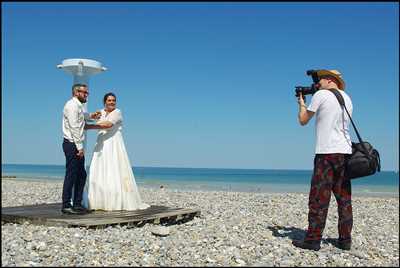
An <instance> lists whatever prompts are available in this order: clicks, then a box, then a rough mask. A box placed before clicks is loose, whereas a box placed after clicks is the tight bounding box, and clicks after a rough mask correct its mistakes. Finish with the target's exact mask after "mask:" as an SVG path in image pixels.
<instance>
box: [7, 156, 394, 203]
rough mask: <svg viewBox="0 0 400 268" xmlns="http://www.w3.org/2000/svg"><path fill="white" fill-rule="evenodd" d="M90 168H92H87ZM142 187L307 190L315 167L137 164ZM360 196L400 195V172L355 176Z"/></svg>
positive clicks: (23, 170)
mask: <svg viewBox="0 0 400 268" xmlns="http://www.w3.org/2000/svg"><path fill="white" fill-rule="evenodd" d="M86 170H87V171H89V167H87V168H86ZM132 170H133V173H134V175H135V179H136V183H137V185H138V187H149V188H161V187H164V188H166V189H175V190H191V191H235V192H258V193H263V192H269V193H306V194H308V192H309V190H310V182H311V175H312V170H278V169H276V170H275V169H273V170H272V169H225V168H173V167H133V168H132ZM64 174H65V166H64V165H26V164H2V177H5V176H15V177H16V178H15V179H16V180H53V181H63V180H64ZM352 193H353V195H359V196H377V197H397V198H398V197H399V173H398V171H381V172H378V173H376V174H374V175H371V176H367V177H363V178H358V179H353V180H352Z"/></svg>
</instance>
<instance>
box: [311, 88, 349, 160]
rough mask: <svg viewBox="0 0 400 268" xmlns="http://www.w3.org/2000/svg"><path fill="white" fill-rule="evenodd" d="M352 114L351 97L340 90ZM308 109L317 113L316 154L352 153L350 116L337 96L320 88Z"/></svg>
mask: <svg viewBox="0 0 400 268" xmlns="http://www.w3.org/2000/svg"><path fill="white" fill-rule="evenodd" d="M338 91H339V92H340V93H341V94H342V96H343V98H344V102H345V105H346V108H347V110H348V111H349V113H350V115H351V114H352V112H353V104H352V103H351V99H350V97H349V96H348V95H347V94H346V93H345V92H344V91H343V90H338ZM307 110H309V111H312V112H314V113H316V114H315V115H316V121H315V130H316V147H315V153H316V154H333V153H341V154H351V139H350V133H349V124H350V123H351V122H350V118H349V117H348V115H347V113H346V111H345V110H344V108H343V109H342V107H341V106H340V104H339V102H338V100H337V98H336V96H335V95H334V94H333V93H332V92H330V91H329V90H318V91H317V92H316V93H315V94H314V95H313V97H312V98H311V102H310V105H309V106H308V108H307Z"/></svg>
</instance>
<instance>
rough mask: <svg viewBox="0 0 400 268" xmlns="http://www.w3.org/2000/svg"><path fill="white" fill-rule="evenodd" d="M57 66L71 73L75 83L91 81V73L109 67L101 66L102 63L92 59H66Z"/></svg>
mask: <svg viewBox="0 0 400 268" xmlns="http://www.w3.org/2000/svg"><path fill="white" fill-rule="evenodd" d="M57 68H59V69H63V70H64V71H66V72H68V73H71V74H72V75H73V77H74V84H76V83H83V84H88V83H89V77H90V76H91V75H94V74H97V73H100V72H103V71H106V70H107V68H106V67H103V66H101V63H100V62H98V61H95V60H90V59H65V60H63V62H62V64H59V65H57Z"/></svg>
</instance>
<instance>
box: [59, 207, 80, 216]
mask: <svg viewBox="0 0 400 268" xmlns="http://www.w3.org/2000/svg"><path fill="white" fill-rule="evenodd" d="M61 212H62V213H63V214H71V215H72V214H73V215H76V214H78V213H77V212H76V211H75V210H73V209H72V207H65V208H62V209H61Z"/></svg>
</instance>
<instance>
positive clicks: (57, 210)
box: [1, 203, 200, 228]
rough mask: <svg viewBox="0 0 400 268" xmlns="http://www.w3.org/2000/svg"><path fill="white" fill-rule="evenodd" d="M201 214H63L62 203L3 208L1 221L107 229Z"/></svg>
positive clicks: (155, 209)
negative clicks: (114, 226)
mask: <svg viewBox="0 0 400 268" xmlns="http://www.w3.org/2000/svg"><path fill="white" fill-rule="evenodd" d="M199 215H200V210H194V209H188V208H170V207H165V206H150V207H149V208H147V209H144V210H128V211H127V210H116V211H93V212H91V213H89V214H84V215H67V214H63V213H61V203H53V204H39V205H29V206H18V207H2V208H1V221H2V222H13V223H23V222H26V221H28V222H30V223H32V224H38V225H47V226H65V227H87V228H104V227H107V226H110V225H128V226H137V227H140V226H143V225H144V224H146V223H154V224H165V225H168V224H174V223H179V222H185V221H188V220H191V219H193V218H194V217H195V216H199Z"/></svg>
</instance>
